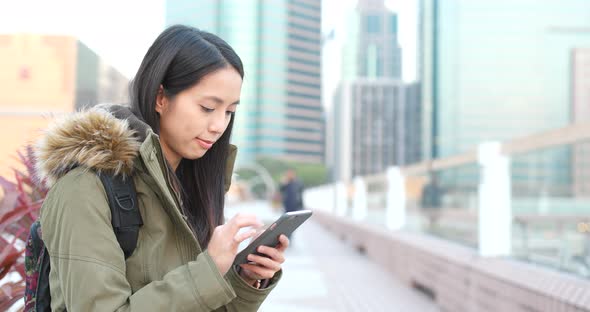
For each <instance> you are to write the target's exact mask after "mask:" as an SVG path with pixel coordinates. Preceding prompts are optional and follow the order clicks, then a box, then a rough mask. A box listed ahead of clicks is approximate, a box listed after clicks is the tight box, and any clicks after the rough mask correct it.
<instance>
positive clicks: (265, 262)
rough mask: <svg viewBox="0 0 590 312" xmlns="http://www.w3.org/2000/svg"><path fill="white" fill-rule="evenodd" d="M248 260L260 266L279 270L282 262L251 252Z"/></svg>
mask: <svg viewBox="0 0 590 312" xmlns="http://www.w3.org/2000/svg"><path fill="white" fill-rule="evenodd" d="M248 261H251V262H254V263H256V264H258V265H259V266H263V267H266V268H268V269H271V270H274V271H275V272H276V271H279V270H280V269H281V264H280V263H279V262H276V261H273V260H272V259H269V258H267V257H262V256H258V255H253V254H250V255H248Z"/></svg>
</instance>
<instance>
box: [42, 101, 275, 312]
mask: <svg viewBox="0 0 590 312" xmlns="http://www.w3.org/2000/svg"><path fill="white" fill-rule="evenodd" d="M230 151H231V154H230V155H229V157H228V159H229V160H228V164H227V168H226V172H225V175H226V180H225V181H226V185H225V186H226V191H227V189H228V188H229V183H230V180H231V172H232V170H233V162H234V160H235V156H236V148H235V147H234V146H232V148H231V149H230ZM36 156H37V167H38V171H39V174H40V176H41V178H42V179H43V180H44V181H45V182H46V183H47V185H48V186H50V187H51V188H50V191H49V193H48V195H47V198H46V199H45V202H44V204H43V207H42V208H41V216H40V219H41V228H42V231H43V241H44V242H45V244H46V247H47V250H48V252H49V255H50V259H51V262H50V264H51V271H50V276H49V278H50V279H49V280H50V291H51V300H52V302H51V305H52V310H53V311H63V310H64V309H65V308H66V307H67V310H68V311H142V312H147V311H244V312H246V311H256V310H257V309H258V307H259V306H260V305H261V303H262V302H263V300H264V299H265V298H266V296H267V295H268V294H269V293H270V291H271V290H272V289H273V288H274V286H275V285H276V283H277V281H278V279H279V278H280V275H281V271H279V272H278V273H277V274H276V275H275V277H274V278H273V279H272V280H271V282H270V285H269V286H268V287H267V288H265V289H256V288H254V287H252V286H250V285H248V284H247V283H245V282H244V281H243V280H242V279H241V278H240V277H239V275H238V274H237V272H236V270H235V268H232V269H230V271H229V272H228V273H227V274H226V275H225V276H222V275H221V273H220V272H219V270H218V269H217V267H216V266H215V264H214V262H213V260H212V259H211V257H210V256H209V254H208V253H207V250H203V248H202V247H201V246H199V243H198V241H197V239H196V238H195V236H194V234H193V232H192V231H191V230H190V228H189V226H188V225H187V223H186V221H185V218H184V217H183V215H182V213H181V209H180V207H178V204H177V203H178V202H179V200H178V198H177V194H176V193H175V192H174V191H173V189H172V188H171V187H170V185H171V184H170V181H169V179H168V175H167V170H166V167H165V162H164V156H163V154H162V149H161V146H160V143H159V138H158V136H157V135H156V134H154V132H153V131H152V129H151V128H150V127H149V126H148V125H147V124H145V123H143V122H141V121H140V120H139V119H138V118H136V117H135V116H134V115H133V114H132V113H131V112H130V110H129V109H127V108H126V107H123V106H103V107H97V108H93V109H91V110H89V111H86V112H81V113H74V114H72V115H70V116H68V117H66V118H64V119H62V120H61V121H59V122H56V123H55V124H53V125H52V126H50V127H49V128H48V130H47V132H46V133H45V134H44V136H43V137H42V139H41V140H40V141H39V143H38V145H37V147H36ZM96 172H111V173H115V174H127V175H129V174H131V176H132V177H133V179H134V182H135V187H136V192H137V197H138V201H139V208H140V211H141V215H142V218H143V223H144V225H143V226H142V227H141V229H140V231H139V238H138V243H137V247H136V249H135V251H134V253H133V254H132V255H131V256H130V257H129V258H128V259H127V260H125V257H124V255H123V251H122V250H121V248H120V246H119V243H118V242H117V239H116V237H115V234H114V232H113V228H112V225H111V212H110V208H109V205H108V199H107V197H106V193H105V191H104V188H103V185H102V183H101V181H100V179H99V177H98V176H97V175H96Z"/></svg>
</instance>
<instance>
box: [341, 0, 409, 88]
mask: <svg viewBox="0 0 590 312" xmlns="http://www.w3.org/2000/svg"><path fill="white" fill-rule="evenodd" d="M347 27H348V29H346V33H347V34H348V35H347V40H346V42H345V45H344V50H343V58H344V60H343V63H342V64H343V68H342V73H343V80H351V79H355V78H358V77H363V78H377V77H387V78H394V79H401V74H402V67H401V53H402V51H401V47H400V45H399V42H398V17H397V14H396V13H394V12H391V11H390V10H389V9H387V8H386V7H385V1H383V0H359V1H358V4H357V7H356V9H355V10H353V11H350V12H349V13H348V16H347Z"/></svg>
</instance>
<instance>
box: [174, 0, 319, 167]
mask: <svg viewBox="0 0 590 312" xmlns="http://www.w3.org/2000/svg"><path fill="white" fill-rule="evenodd" d="M321 9H322V6H321V1H313V0H239V1H237V0H221V1H208V0H197V1H193V0H168V1H166V24H167V25H173V24H178V23H183V24H188V25H191V26H195V27H197V28H200V29H202V30H206V31H209V32H212V33H215V34H217V35H219V36H220V37H221V38H223V39H225V40H226V41H227V42H228V43H229V44H230V45H232V47H233V48H234V49H235V50H236V52H238V54H239V55H240V57H241V59H242V62H243V63H244V67H245V69H246V75H245V79H244V85H243V86H242V97H241V102H242V103H244V105H243V107H240V114H237V115H236V124H235V126H234V127H235V129H234V132H233V134H232V135H233V138H232V140H233V142H234V143H235V144H237V145H238V146H240V152H239V153H238V154H239V155H238V165H240V164H245V163H251V162H253V161H256V159H257V158H259V157H261V156H262V157H263V156H267V157H268V156H269V157H276V158H280V159H285V160H292V161H298V162H308V163H322V162H323V160H324V123H325V122H324V114H323V109H322V103H321V56H320V52H321V42H320V41H321Z"/></svg>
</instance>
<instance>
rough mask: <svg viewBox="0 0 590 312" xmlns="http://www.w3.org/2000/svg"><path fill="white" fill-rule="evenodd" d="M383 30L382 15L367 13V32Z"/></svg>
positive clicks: (373, 32)
mask: <svg viewBox="0 0 590 312" xmlns="http://www.w3.org/2000/svg"><path fill="white" fill-rule="evenodd" d="M380 31H381V16H379V15H367V32H368V33H372V34H375V33H379V32H380Z"/></svg>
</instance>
